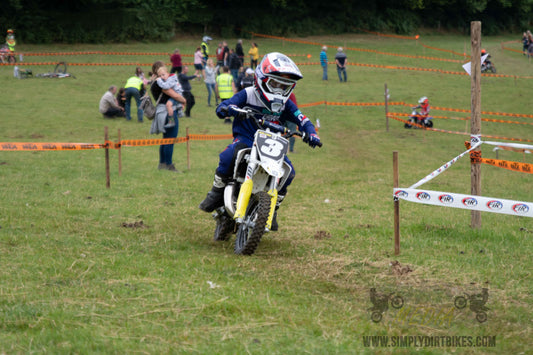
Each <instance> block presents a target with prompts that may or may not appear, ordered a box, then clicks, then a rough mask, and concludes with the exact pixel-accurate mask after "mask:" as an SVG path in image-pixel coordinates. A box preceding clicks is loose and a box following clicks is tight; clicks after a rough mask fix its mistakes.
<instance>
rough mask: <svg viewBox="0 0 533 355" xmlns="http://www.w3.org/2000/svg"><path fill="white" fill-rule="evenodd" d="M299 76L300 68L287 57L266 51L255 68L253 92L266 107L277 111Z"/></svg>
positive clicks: (282, 106) (287, 97)
mask: <svg viewBox="0 0 533 355" xmlns="http://www.w3.org/2000/svg"><path fill="white" fill-rule="evenodd" d="M301 78H302V73H301V72H300V69H298V66H297V65H296V64H295V63H294V62H293V61H292V60H291V59H290V58H289V57H287V56H286V55H285V54H281V53H278V52H272V53H268V54H266V55H265V56H264V57H263V60H261V63H260V64H259V65H258V66H257V68H256V69H255V82H254V88H255V94H256V95H257V97H258V98H259V100H261V102H262V103H263V105H264V106H265V107H266V108H267V109H269V110H270V111H272V112H275V113H279V112H281V110H282V109H283V108H284V107H285V103H286V102H287V100H288V99H289V96H290V95H291V93H292V90H294V87H295V86H296V82H297V81H298V80H300V79H301Z"/></svg>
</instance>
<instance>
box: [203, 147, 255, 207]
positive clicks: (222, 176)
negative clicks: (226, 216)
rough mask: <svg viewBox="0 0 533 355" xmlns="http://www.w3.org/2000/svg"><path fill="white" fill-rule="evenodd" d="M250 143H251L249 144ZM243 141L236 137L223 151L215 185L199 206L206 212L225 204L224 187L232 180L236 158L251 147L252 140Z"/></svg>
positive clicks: (214, 181) (216, 172)
mask: <svg viewBox="0 0 533 355" xmlns="http://www.w3.org/2000/svg"><path fill="white" fill-rule="evenodd" d="M248 143H249V144H248ZM248 143H247V142H243V141H242V139H239V138H236V139H235V140H234V141H233V143H232V144H230V145H228V146H227V147H226V149H224V151H223V152H222V153H220V156H219V158H220V160H219V163H218V168H217V170H216V171H215V178H214V180H213V187H212V188H211V191H209V192H208V193H207V196H206V198H205V199H204V200H203V201H202V202H201V203H200V205H199V206H198V208H200V209H201V210H202V211H205V212H213V211H214V210H215V209H216V208H218V207H222V206H224V188H225V187H226V185H227V183H228V181H229V180H230V178H231V176H232V174H233V169H234V166H235V158H236V156H237V153H238V152H239V150H241V149H244V148H247V147H250V146H251V145H252V142H248Z"/></svg>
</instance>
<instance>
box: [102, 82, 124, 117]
mask: <svg viewBox="0 0 533 355" xmlns="http://www.w3.org/2000/svg"><path fill="white" fill-rule="evenodd" d="M116 92H117V87H116V86H115V85H111V86H110V87H109V89H108V90H107V91H106V92H105V94H104V95H102V98H101V99H100V107H99V110H100V113H101V114H102V115H104V117H105V118H115V117H124V109H123V108H122V107H120V106H119V105H118V103H117V100H116V99H115V94H116Z"/></svg>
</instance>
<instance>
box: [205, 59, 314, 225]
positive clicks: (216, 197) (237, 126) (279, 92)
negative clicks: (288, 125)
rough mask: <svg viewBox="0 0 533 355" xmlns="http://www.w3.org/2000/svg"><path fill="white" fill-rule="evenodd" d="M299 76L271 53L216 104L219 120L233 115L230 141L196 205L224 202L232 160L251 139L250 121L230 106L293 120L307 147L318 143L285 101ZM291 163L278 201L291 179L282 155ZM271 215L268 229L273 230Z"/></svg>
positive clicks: (287, 62) (212, 206)
mask: <svg viewBox="0 0 533 355" xmlns="http://www.w3.org/2000/svg"><path fill="white" fill-rule="evenodd" d="M301 78H302V73H301V72H300V70H299V69H298V66H297V65H296V64H295V63H294V62H293V61H292V60H291V59H290V58H289V57H287V56H286V55H284V54H281V53H278V52H273V53H268V54H266V55H265V56H264V57H263V60H262V61H261V63H260V64H259V65H258V66H257V68H256V69H255V81H254V85H253V86H251V87H248V88H246V89H244V90H242V91H239V92H238V93H236V94H235V95H233V96H232V97H231V98H230V99H227V100H224V101H222V102H221V103H220V105H218V107H217V109H216V114H217V116H218V117H219V118H220V119H225V118H227V117H228V116H234V117H235V119H234V120H233V127H232V131H233V138H234V139H233V142H232V143H231V144H230V145H229V146H228V147H227V148H226V149H225V150H224V151H223V152H222V153H220V160H219V164H218V167H217V169H216V171H215V178H214V181H213V187H212V188H211V191H209V192H208V193H207V196H206V198H205V199H204V200H203V201H202V202H201V203H200V205H199V208H200V209H201V210H202V211H205V212H212V211H214V210H215V209H216V208H218V207H222V206H223V205H224V188H225V186H226V184H227V183H228V181H229V179H230V178H231V177H232V175H233V166H234V159H235V157H236V156H237V152H238V151H239V150H241V149H245V148H249V147H251V146H252V144H253V141H254V134H255V132H256V131H257V129H258V127H257V125H256V123H255V121H254V120H252V119H246V118H241V117H240V115H239V112H237V111H235V110H234V108H237V107H238V108H246V109H250V110H252V111H253V112H254V114H255V115H256V117H261V118H263V120H267V121H271V122H274V123H278V124H281V125H283V124H284V123H285V122H286V121H291V122H294V123H295V124H296V125H297V126H298V129H299V130H300V131H301V132H303V133H304V137H303V138H304V141H305V142H307V143H308V144H309V145H310V146H311V147H313V148H314V147H316V146H317V145H320V138H319V137H318V135H317V133H316V130H315V127H314V125H313V124H312V123H311V121H310V120H309V118H307V116H305V115H304V114H303V113H301V112H300V110H299V109H298V107H297V106H296V104H295V103H294V102H292V101H291V100H289V96H290V95H291V93H292V91H293V90H294V87H295V86H296V82H297V81H298V80H300V79H301ZM285 160H286V162H287V163H288V164H289V165H290V166H291V168H292V173H291V175H290V177H289V178H288V179H287V182H286V183H285V185H284V186H282V188H281V189H280V191H279V193H278V204H277V206H276V207H279V204H280V203H281V202H282V201H283V199H284V198H285V195H286V194H287V187H288V186H289V185H290V183H291V182H292V180H293V179H294V176H295V173H294V167H293V166H292V163H291V162H290V160H289V159H288V158H287V157H285ZM275 217H276V215H275V216H274V220H273V222H272V228H271V230H277V223H276V219H275Z"/></svg>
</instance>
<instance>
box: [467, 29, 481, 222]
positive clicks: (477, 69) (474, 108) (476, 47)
mask: <svg viewBox="0 0 533 355" xmlns="http://www.w3.org/2000/svg"><path fill="white" fill-rule="evenodd" d="M470 40H471V43H472V57H471V60H472V63H471V64H472V67H471V69H472V71H471V73H472V75H471V100H472V101H471V114H470V135H471V136H473V135H476V136H477V135H480V134H481V22H480V21H472V22H471V23H470ZM476 151H479V149H476ZM470 185H471V187H470V192H471V193H472V195H477V196H480V195H481V164H480V163H477V162H474V163H472V164H471V165H470ZM470 225H471V227H472V228H480V227H481V212H480V211H471V224H470Z"/></svg>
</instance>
